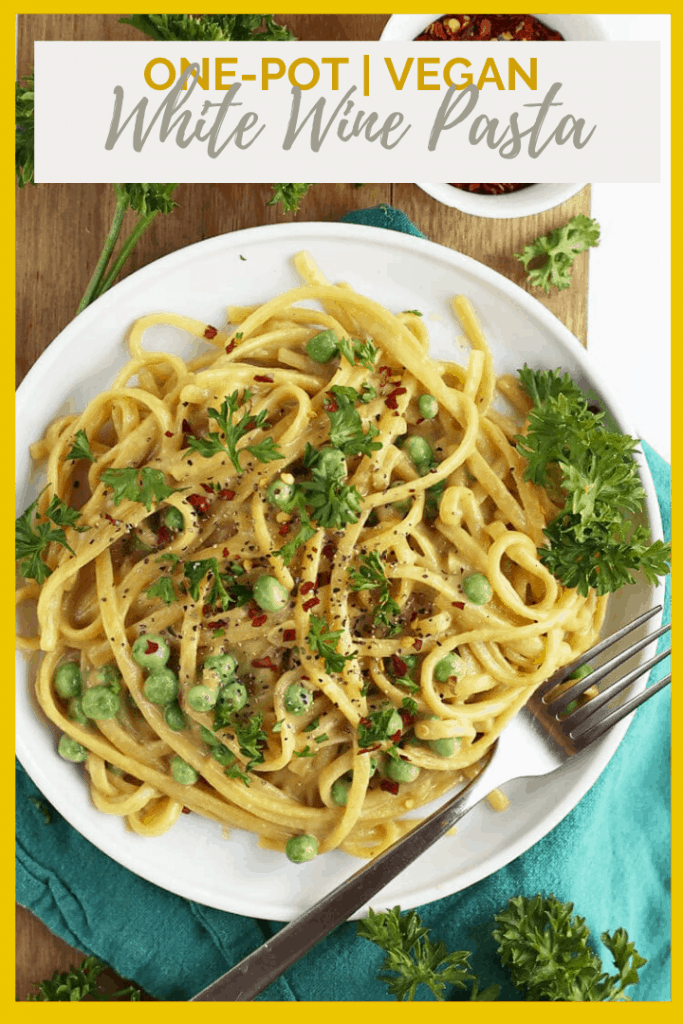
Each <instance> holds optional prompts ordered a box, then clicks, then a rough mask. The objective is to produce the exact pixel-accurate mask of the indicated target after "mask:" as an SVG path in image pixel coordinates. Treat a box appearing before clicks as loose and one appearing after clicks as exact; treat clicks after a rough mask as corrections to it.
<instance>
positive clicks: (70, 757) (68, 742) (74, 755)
mask: <svg viewBox="0 0 683 1024" xmlns="http://www.w3.org/2000/svg"><path fill="white" fill-rule="evenodd" d="M57 751H58V753H59V754H60V755H61V756H62V757H63V758H64V760H65V761H75V762H76V763H77V764H78V763H81V762H83V761H85V760H86V758H87V756H88V751H87V750H86V749H85V747H84V746H83V744H82V743H79V742H78V741H77V740H72V739H71V737H70V736H67V735H66V734H65V735H64V736H61V737H60V739H59V744H58V746H57Z"/></svg>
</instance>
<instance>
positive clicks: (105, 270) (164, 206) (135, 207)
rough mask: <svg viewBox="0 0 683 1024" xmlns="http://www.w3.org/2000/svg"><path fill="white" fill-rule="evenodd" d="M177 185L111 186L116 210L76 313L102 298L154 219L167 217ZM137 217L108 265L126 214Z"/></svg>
mask: <svg viewBox="0 0 683 1024" xmlns="http://www.w3.org/2000/svg"><path fill="white" fill-rule="evenodd" d="M177 187H178V184H177V183H175V184H151V185H150V184H140V183H133V184H115V185H114V186H113V188H114V192H115V194H116V206H115V208H114V216H113V218H112V222H111V225H110V228H109V232H108V234H107V237H106V239H105V242H104V246H103V249H102V252H101V254H100V258H99V259H98V261H97V265H96V266H95V270H94V271H93V275H92V277H91V278H90V281H89V283H88V287H87V288H86V290H85V295H84V296H83V298H82V299H81V301H80V304H79V306H78V310H77V312H78V313H80V312H81V311H82V310H84V309H85V307H86V306H89V305H90V303H91V302H94V301H95V299H97V298H98V297H99V296H100V295H103V294H104V292H106V291H107V290H108V289H109V288H111V286H112V285H113V283H114V281H115V280H116V278H117V277H118V275H119V273H120V272H121V269H122V268H123V266H124V264H125V263H126V261H127V260H128V257H129V256H130V254H131V252H132V251H133V249H134V248H135V246H136V245H137V243H138V240H139V238H140V236H141V235H142V234H143V233H144V232H145V231H146V230H147V228H148V227H149V226H150V224H151V223H152V221H153V220H154V218H155V217H156V216H157V215H158V214H160V213H170V212H171V210H172V209H174V207H176V206H177V205H178V204H177V203H176V202H174V201H173V199H172V198H171V196H172V194H173V192H175V190H176V189H177ZM127 210H132V211H133V212H134V213H136V214H137V218H138V219H137V221H136V223H135V226H134V227H133V228H132V230H131V232H130V234H129V235H128V236H127V237H126V238H125V240H124V241H123V242H122V244H121V247H120V249H119V251H118V253H117V254H116V258H115V259H114V260H113V262H112V263H111V266H110V265H109V264H110V260H111V259H112V255H113V252H114V249H115V247H116V243H117V242H118V240H119V236H120V234H121V229H122V227H123V219H124V217H125V214H126V211H127Z"/></svg>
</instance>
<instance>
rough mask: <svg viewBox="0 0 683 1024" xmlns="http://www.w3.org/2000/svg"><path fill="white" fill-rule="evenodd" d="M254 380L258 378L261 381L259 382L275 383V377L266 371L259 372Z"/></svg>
mask: <svg viewBox="0 0 683 1024" xmlns="http://www.w3.org/2000/svg"><path fill="white" fill-rule="evenodd" d="M254 380H257V381H258V382H259V384H272V383H273V378H272V377H269V376H268V375H267V374H264V373H261V374H258V375H257V376H256V377H254Z"/></svg>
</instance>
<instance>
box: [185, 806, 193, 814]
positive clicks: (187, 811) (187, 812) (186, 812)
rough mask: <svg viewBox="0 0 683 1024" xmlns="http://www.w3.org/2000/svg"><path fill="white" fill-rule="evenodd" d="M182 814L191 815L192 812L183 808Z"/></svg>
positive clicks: (187, 808)
mask: <svg viewBox="0 0 683 1024" xmlns="http://www.w3.org/2000/svg"><path fill="white" fill-rule="evenodd" d="M183 814H192V811H191V810H190V808H189V807H183Z"/></svg>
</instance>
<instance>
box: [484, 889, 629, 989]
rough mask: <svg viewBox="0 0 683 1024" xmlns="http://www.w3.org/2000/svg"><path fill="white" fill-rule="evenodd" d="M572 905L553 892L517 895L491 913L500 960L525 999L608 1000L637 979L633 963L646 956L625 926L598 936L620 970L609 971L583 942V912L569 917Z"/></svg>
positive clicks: (585, 940) (586, 934)
mask: <svg viewBox="0 0 683 1024" xmlns="http://www.w3.org/2000/svg"><path fill="white" fill-rule="evenodd" d="M573 911H574V905H573V904H572V903H561V902H560V901H559V900H557V899H555V897H554V896H552V895H551V896H549V897H548V898H544V897H543V896H540V895H539V896H534V897H533V898H532V899H527V898H525V897H524V896H517V897H513V899H511V900H510V901H509V902H508V905H507V907H506V909H505V910H504V911H502V912H501V913H500V914H497V915H496V918H495V920H496V924H497V925H498V928H497V929H496V930H495V931H494V932H493V937H494V939H495V940H496V942H498V944H499V946H498V953H499V955H500V959H501V962H502V963H503V965H504V966H506V967H508V968H509V970H510V975H511V979H512V983H513V985H515V987H516V988H519V989H521V990H522V991H524V992H526V998H527V1000H534V1001H538V1000H550V1001H566V1002H576V1001H580V1002H596V1001H600V1002H612V1001H614V1000H615V999H618V998H619V997H620V996H621V995H622V993H623V991H624V989H625V988H626V986H627V985H632V984H634V983H636V982H637V981H638V969H639V968H640V967H642V966H643V965H644V964H645V963H647V961H646V960H644V959H643V957H641V956H640V955H639V954H638V953H637V952H636V950H635V947H634V945H633V943H631V942H629V941H628V934H627V933H626V932H625V931H624V929H623V928H619V929H618V930H617V931H616V932H614V934H613V935H610V934H609V932H604V933H603V935H602V936H601V938H602V941H603V943H604V944H605V945H606V946H607V948H608V949H609V951H610V953H612V956H613V958H614V964H615V966H616V967H617V969H618V971H619V973H618V974H616V975H612V976H610V975H608V974H605V973H603V970H602V961H601V960H600V957H599V956H598V955H597V954H596V953H594V952H593V950H592V949H591V948H590V946H589V945H588V940H589V938H590V933H589V930H588V927H587V926H586V922H585V918H583V917H579V916H578V915H577V916H574V917H572V914H573Z"/></svg>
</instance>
